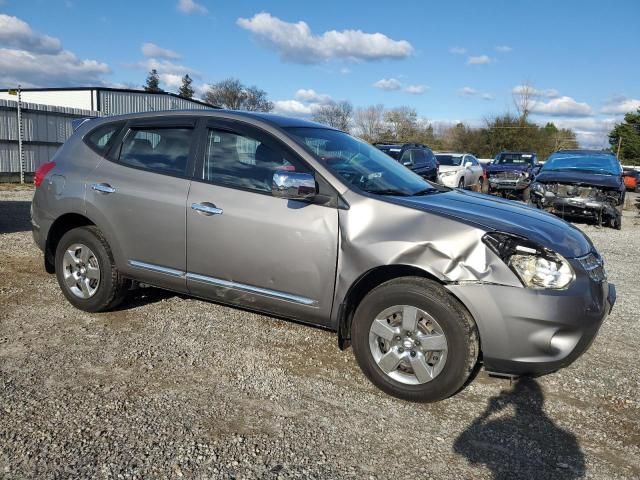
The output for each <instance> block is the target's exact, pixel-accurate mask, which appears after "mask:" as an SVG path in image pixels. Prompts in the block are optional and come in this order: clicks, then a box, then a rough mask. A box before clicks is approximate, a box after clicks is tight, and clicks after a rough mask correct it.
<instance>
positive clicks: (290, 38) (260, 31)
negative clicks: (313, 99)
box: [236, 12, 413, 64]
mask: <svg viewBox="0 0 640 480" xmlns="http://www.w3.org/2000/svg"><path fill="white" fill-rule="evenodd" d="M236 23H237V24H238V25H239V26H240V27H241V28H244V29H245V30H249V31H250V32H251V33H252V34H253V36H254V37H255V38H256V39H257V40H258V41H260V42H261V43H263V44H264V45H266V46H267V47H269V48H271V49H273V50H275V51H277V52H278V54H279V55H280V58H282V60H284V61H289V62H295V63H304V64H313V63H319V62H322V61H324V60H331V59H337V58H341V59H350V60H365V61H368V60H381V59H387V58H391V59H400V58H406V57H408V56H410V55H411V54H412V53H413V47H412V46H411V44H410V43H409V42H407V41H406V40H393V39H391V38H389V37H387V36H386V35H383V34H382V33H365V32H363V31H361V30H343V31H340V32H339V31H336V30H330V31H327V32H324V33H322V34H321V35H316V34H313V33H312V32H311V29H310V28H309V25H308V24H307V23H306V22H303V21H299V22H297V23H291V22H285V21H283V20H280V19H279V18H277V17H274V16H272V15H271V14H270V13H266V12H262V13H258V14H256V15H254V16H253V17H252V18H238V20H237V22H236Z"/></svg>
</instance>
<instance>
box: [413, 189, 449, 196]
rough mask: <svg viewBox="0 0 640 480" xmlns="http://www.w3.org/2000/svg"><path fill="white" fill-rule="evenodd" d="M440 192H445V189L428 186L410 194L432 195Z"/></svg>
mask: <svg viewBox="0 0 640 480" xmlns="http://www.w3.org/2000/svg"><path fill="white" fill-rule="evenodd" d="M442 192H446V190H440V189H439V188H435V187H430V188H425V189H424V190H418V191H417V192H416V193H412V194H411V196H412V197H417V196H420V195H433V194H434V193H442Z"/></svg>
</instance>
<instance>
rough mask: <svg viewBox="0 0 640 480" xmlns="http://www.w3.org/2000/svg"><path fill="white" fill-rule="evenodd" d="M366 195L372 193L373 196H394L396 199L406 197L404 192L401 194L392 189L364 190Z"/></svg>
mask: <svg viewBox="0 0 640 480" xmlns="http://www.w3.org/2000/svg"><path fill="white" fill-rule="evenodd" d="M365 192H367V193H372V194H374V195H396V196H398V197H407V196H408V194H407V193H405V192H401V191H400V190H394V189H393V188H387V189H384V190H365Z"/></svg>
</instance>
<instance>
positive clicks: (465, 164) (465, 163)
mask: <svg viewBox="0 0 640 480" xmlns="http://www.w3.org/2000/svg"><path fill="white" fill-rule="evenodd" d="M472 165H473V163H471V162H464V166H465V167H467V168H469V167H470V166H472Z"/></svg>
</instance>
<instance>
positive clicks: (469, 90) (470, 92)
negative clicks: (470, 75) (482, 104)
mask: <svg viewBox="0 0 640 480" xmlns="http://www.w3.org/2000/svg"><path fill="white" fill-rule="evenodd" d="M458 93H459V94H460V95H462V96H463V97H472V96H474V95H477V94H478V90H476V89H475V88H473V87H462V88H461V89H460V90H458Z"/></svg>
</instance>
